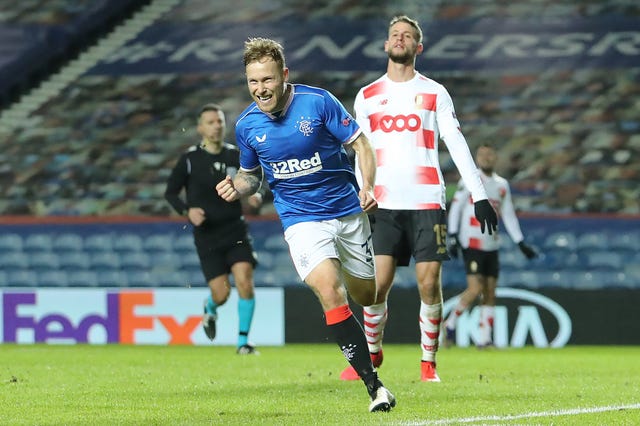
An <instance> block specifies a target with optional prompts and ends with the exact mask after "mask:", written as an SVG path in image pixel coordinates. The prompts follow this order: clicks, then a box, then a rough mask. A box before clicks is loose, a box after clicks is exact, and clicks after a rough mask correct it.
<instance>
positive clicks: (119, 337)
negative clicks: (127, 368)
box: [2, 291, 201, 345]
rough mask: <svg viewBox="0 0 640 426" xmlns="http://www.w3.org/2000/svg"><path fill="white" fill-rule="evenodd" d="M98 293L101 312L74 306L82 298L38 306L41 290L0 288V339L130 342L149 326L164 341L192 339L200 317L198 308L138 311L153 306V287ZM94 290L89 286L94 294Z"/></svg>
mask: <svg viewBox="0 0 640 426" xmlns="http://www.w3.org/2000/svg"><path fill="white" fill-rule="evenodd" d="M71 293H72V294H80V293H78V292H75V293H74V292H71ZM98 294H99V297H100V298H101V299H102V300H103V304H102V305H103V309H102V310H101V312H100V313H96V312H87V311H84V312H79V310H78V308H79V307H80V308H82V307H83V305H82V304H80V306H78V305H75V306H71V304H68V305H67V307H66V309H57V310H46V309H45V310H42V309H38V305H39V302H40V300H39V299H40V298H45V299H46V298H47V297H46V295H45V296H41V295H40V293H34V292H24V293H4V294H3V295H2V334H3V339H2V341H4V342H10V343H21V342H23V341H25V340H27V341H28V340H30V341H32V342H34V343H128V344H133V343H141V342H140V339H139V338H136V337H137V334H140V333H145V332H147V333H149V332H151V333H156V334H158V335H162V336H164V340H165V343H168V344H173V345H176V344H193V343H194V341H193V339H192V337H193V334H194V331H195V330H196V329H197V328H198V326H199V325H200V321H201V316H200V315H199V314H198V315H189V316H187V317H186V318H184V319H178V318H176V317H175V316H174V315H167V314H162V313H155V314H154V313H151V312H150V313H142V312H140V311H141V310H142V309H144V308H149V307H153V306H154V304H155V300H154V296H155V294H154V292H152V291H140V292H122V293H106V294H105V293H104V292H101V293H98ZM95 295H96V293H95V292H94V294H93V298H94V299H95ZM69 299H72V298H69ZM89 300H90V297H89V298H86V300H85V302H86V303H87V304H91V303H90V302H89ZM69 301H70V300H68V302H69ZM84 306H86V305H84ZM96 307H97V306H96Z"/></svg>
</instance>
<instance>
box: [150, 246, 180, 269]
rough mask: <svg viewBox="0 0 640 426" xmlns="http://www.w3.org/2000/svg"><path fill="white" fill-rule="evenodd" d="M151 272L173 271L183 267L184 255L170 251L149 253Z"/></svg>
mask: <svg viewBox="0 0 640 426" xmlns="http://www.w3.org/2000/svg"><path fill="white" fill-rule="evenodd" d="M149 261H150V265H149V268H150V269H151V272H173V271H178V270H179V269H181V268H182V256H179V255H177V254H175V253H174V252H173V251H170V252H153V253H150V254H149Z"/></svg>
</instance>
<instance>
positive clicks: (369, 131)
mask: <svg viewBox="0 0 640 426" xmlns="http://www.w3.org/2000/svg"><path fill="white" fill-rule="evenodd" d="M384 50H385V52H386V53H387V55H388V57H389V60H388V62H387V72H386V74H385V75H383V76H382V77H380V78H379V79H377V80H376V81H374V82H373V83H371V84H368V85H366V86H365V87H363V88H362V89H361V90H360V91H359V92H358V95H357V96H356V99H355V105H354V109H355V113H356V121H357V122H358V124H359V125H360V127H361V128H362V129H363V131H364V133H365V134H366V136H367V137H368V138H369V140H370V141H371V143H372V145H373V147H374V148H375V150H376V157H377V169H376V184H375V189H374V195H375V197H376V200H377V201H378V206H379V209H378V210H377V211H376V212H375V213H374V214H373V215H374V219H375V222H374V223H375V225H374V226H373V235H372V236H373V250H374V253H375V262H376V281H377V288H378V291H377V299H376V304H374V305H371V306H368V307H365V308H364V326H365V334H366V335H367V343H368V345H369V352H370V353H371V358H372V360H373V364H374V366H379V365H380V364H381V363H382V336H383V333H384V327H385V324H386V320H387V296H388V293H389V290H390V289H391V286H392V284H393V278H394V275H395V271H396V267H397V266H408V265H409V263H410V260H411V257H413V259H414V260H415V270H416V281H417V285H418V290H419V293H420V300H421V304H420V313H419V316H418V323H419V327H420V331H421V333H420V335H421V339H420V343H421V349H422V358H421V361H422V362H421V364H420V365H421V367H420V368H421V380H422V381H427V382H439V381H440V377H439V376H438V374H437V373H436V368H435V367H436V352H437V350H438V338H439V335H440V324H441V322H442V290H441V282H440V273H441V269H442V261H443V260H448V259H449V256H448V254H447V247H446V235H447V227H446V212H445V208H446V206H445V184H444V179H443V177H442V172H441V170H440V164H439V161H438V141H439V140H440V139H442V140H443V141H444V142H445V144H446V146H447V148H448V150H449V152H450V153H451V157H452V158H453V161H454V163H455V164H456V167H457V168H458V171H459V172H460V175H461V176H462V178H463V179H464V180H465V183H466V184H467V186H468V187H469V188H471V190H472V192H473V197H474V201H475V202H476V204H475V206H474V207H475V210H476V214H477V216H478V219H479V221H480V223H481V224H482V228H483V230H484V229H485V228H488V232H489V233H492V232H493V230H495V229H496V226H497V216H496V213H495V211H494V210H493V208H492V207H491V205H490V204H489V202H488V200H487V194H486V193H485V190H484V188H483V186H482V181H481V180H480V176H479V173H478V170H477V168H476V166H475V164H474V161H473V157H472V156H471V153H470V152H469V147H468V146H467V142H466V140H465V138H464V136H463V135H462V132H461V131H460V123H459V122H458V119H457V118H456V114H455V110H454V107H453V102H452V100H451V97H450V96H449V93H448V92H447V90H446V89H445V88H444V87H443V86H442V85H441V84H439V83H437V82H435V81H433V80H431V79H429V78H427V77H425V76H424V75H422V74H420V73H419V72H418V71H416V69H415V60H416V56H417V55H419V54H420V53H422V51H423V45H422V30H421V29H420V26H419V24H418V22H416V21H415V20H413V19H411V18H409V17H407V16H396V17H394V18H392V19H391V22H390V23H389V29H388V37H387V40H386V41H385V44H384ZM357 174H358V173H357ZM340 378H341V379H343V380H355V379H357V378H358V375H357V374H356V373H355V371H354V370H353V369H352V368H349V367H348V368H347V369H346V370H344V371H343V372H342V374H341V375H340Z"/></svg>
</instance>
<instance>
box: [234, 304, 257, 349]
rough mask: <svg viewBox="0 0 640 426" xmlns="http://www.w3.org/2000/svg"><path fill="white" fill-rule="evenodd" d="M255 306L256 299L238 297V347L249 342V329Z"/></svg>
mask: <svg viewBox="0 0 640 426" xmlns="http://www.w3.org/2000/svg"><path fill="white" fill-rule="evenodd" d="M255 307H256V299H254V298H252V299H242V298H238V320H239V321H238V322H239V324H238V347H240V346H243V345H246V344H247V343H248V342H249V329H250V328H251V321H252V320H253V311H254V310H255Z"/></svg>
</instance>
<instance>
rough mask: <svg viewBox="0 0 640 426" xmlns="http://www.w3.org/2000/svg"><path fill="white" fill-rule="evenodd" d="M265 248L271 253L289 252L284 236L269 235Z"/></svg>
mask: <svg viewBox="0 0 640 426" xmlns="http://www.w3.org/2000/svg"><path fill="white" fill-rule="evenodd" d="M264 248H265V249H266V250H269V251H274V250H277V251H286V252H287V253H288V252H289V245H288V244H287V242H286V241H285V239H284V236H282V234H273V235H269V236H268V237H267V238H266V239H265V241H264Z"/></svg>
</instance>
